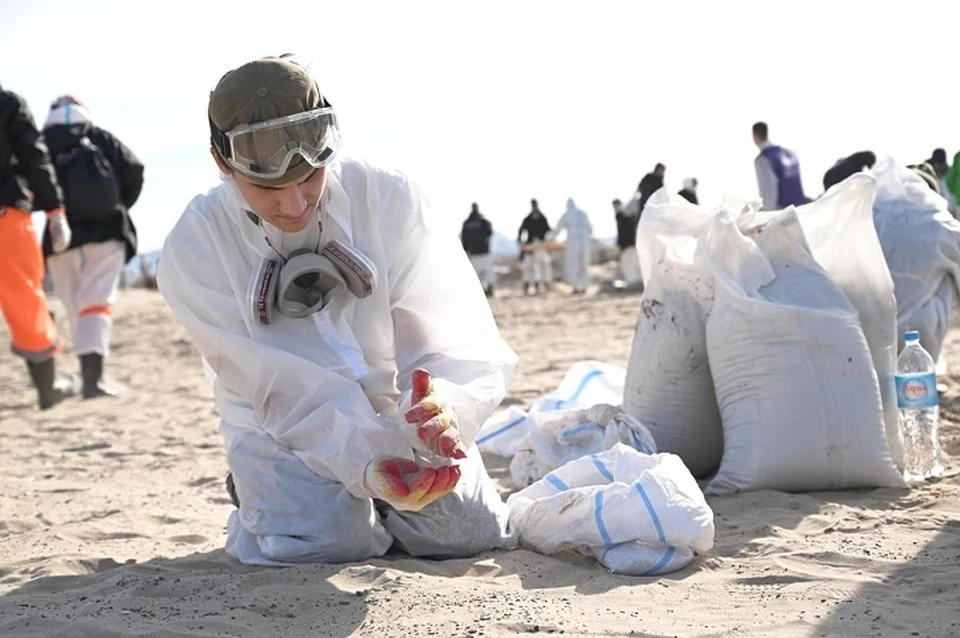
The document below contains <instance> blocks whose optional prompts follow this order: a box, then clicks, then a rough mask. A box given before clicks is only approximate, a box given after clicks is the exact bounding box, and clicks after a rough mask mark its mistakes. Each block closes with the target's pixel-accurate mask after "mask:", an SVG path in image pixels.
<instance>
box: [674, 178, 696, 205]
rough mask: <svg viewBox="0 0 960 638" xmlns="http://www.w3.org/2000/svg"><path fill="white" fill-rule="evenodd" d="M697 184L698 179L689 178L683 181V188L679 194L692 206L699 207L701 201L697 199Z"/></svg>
mask: <svg viewBox="0 0 960 638" xmlns="http://www.w3.org/2000/svg"><path fill="white" fill-rule="evenodd" d="M697 183H698V182H697V178H696V177H688V178H687V179H685V180H683V188H682V189H681V190H680V192H679V193H677V194H678V195H679V196H680V197H682V198H684V199H685V200H687V201H688V202H690V203H691V204H694V205H699V204H700V201H699V199H698V198H697Z"/></svg>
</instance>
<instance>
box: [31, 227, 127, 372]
mask: <svg viewBox="0 0 960 638" xmlns="http://www.w3.org/2000/svg"><path fill="white" fill-rule="evenodd" d="M125 258H126V247H125V246H124V244H123V242H122V241H119V240H110V241H105V242H99V243H94V244H85V245H83V246H80V247H79V248H73V249H71V250H68V251H65V252H63V253H61V254H59V255H52V256H50V257H48V258H47V269H48V270H49V271H50V279H51V280H52V281H53V286H54V288H55V289H56V291H57V296H58V297H59V298H60V302H61V303H62V304H63V307H64V310H66V312H67V318H68V320H69V322H70V332H71V334H72V335H73V347H74V350H75V351H76V353H77V355H78V356H80V355H84V354H100V355H103V356H107V355H108V354H109V353H110V330H111V327H112V325H113V321H112V319H111V306H112V304H113V302H114V300H115V299H116V294H117V283H118V282H119V281H120V273H121V271H122V270H123V263H124V259H125Z"/></svg>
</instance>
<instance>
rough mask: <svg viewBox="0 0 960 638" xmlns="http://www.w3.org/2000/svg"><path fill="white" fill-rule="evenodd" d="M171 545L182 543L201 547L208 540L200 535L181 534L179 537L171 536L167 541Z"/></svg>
mask: <svg viewBox="0 0 960 638" xmlns="http://www.w3.org/2000/svg"><path fill="white" fill-rule="evenodd" d="M167 540H168V541H170V542H171V543H183V544H186V545H201V544H203V543H206V542H207V540H209V539H208V538H207V537H206V536H201V535H200V534H181V535H180V536H171V537H170V538H168V539H167Z"/></svg>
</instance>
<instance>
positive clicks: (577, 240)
mask: <svg viewBox="0 0 960 638" xmlns="http://www.w3.org/2000/svg"><path fill="white" fill-rule="evenodd" d="M564 229H566V231H567V240H566V244H565V246H564V250H563V276H564V279H566V280H567V283H569V284H570V285H571V286H573V289H574V290H578V291H584V290H586V289H587V284H589V283H590V240H591V238H592V237H593V226H592V225H591V224H590V218H589V217H587V214H586V213H585V212H583V211H582V210H580V209H579V208H577V205H576V203H574V201H573V200H572V199H568V200H567V212H565V213H564V214H563V215H562V216H561V217H560V221H558V222H557V226H556V228H554V229H553V231H552V233H553V235H552V236H553V237H556V236H557V235H559V234H560V231H562V230H564Z"/></svg>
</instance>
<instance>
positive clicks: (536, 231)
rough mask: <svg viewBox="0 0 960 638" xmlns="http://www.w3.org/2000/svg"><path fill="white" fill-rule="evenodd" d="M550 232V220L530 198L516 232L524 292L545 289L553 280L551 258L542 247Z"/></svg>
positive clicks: (529, 292)
mask: <svg viewBox="0 0 960 638" xmlns="http://www.w3.org/2000/svg"><path fill="white" fill-rule="evenodd" d="M549 232H550V222H548V221H547V218H546V216H544V214H543V212H542V211H541V210H540V205H539V204H538V203H537V200H535V199H531V200H530V212H529V213H528V214H527V216H526V217H524V218H523V222H522V223H521V224H520V230H519V231H518V232H517V243H518V244H520V263H521V270H522V271H523V288H524V292H525V293H526V294H536V293H538V292H540V291H542V290H545V289H546V288H547V286H549V285H550V283H551V282H552V281H553V258H552V257H551V256H550V252H549V251H548V250H546V249H545V248H544V247H543V242H545V241H546V239H547V234H548V233H549Z"/></svg>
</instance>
